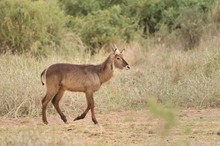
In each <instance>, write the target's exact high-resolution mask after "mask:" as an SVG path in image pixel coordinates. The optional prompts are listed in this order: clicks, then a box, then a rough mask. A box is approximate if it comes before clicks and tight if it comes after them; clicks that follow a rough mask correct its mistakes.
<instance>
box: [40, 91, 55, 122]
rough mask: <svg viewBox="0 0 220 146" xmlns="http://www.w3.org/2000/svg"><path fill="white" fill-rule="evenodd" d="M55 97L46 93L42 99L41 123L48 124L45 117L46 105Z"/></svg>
mask: <svg viewBox="0 0 220 146" xmlns="http://www.w3.org/2000/svg"><path fill="white" fill-rule="evenodd" d="M55 95H56V93H55V94H49V93H47V94H46V95H45V96H44V98H43V99H42V121H43V123H44V124H46V125H47V124H48V122H47V116H46V109H47V105H48V103H49V102H50V100H51V99H52V98H53V97H54V96H55Z"/></svg>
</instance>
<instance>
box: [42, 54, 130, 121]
mask: <svg viewBox="0 0 220 146" xmlns="http://www.w3.org/2000/svg"><path fill="white" fill-rule="evenodd" d="M113 66H115V67H116V68H120V69H123V68H124V67H127V68H128V69H129V65H128V63H127V62H126V61H125V60H124V59H123V56H122V54H112V55H110V56H109V57H108V58H107V59H106V60H105V61H104V62H103V63H102V64H99V65H76V64H64V63H59V64H53V65H51V66H50V67H48V68H47V69H45V70H44V71H43V72H42V73H41V82H42V84H43V85H44V82H43V81H42V78H44V77H45V83H46V87H47V93H46V95H45V97H44V98H43V100H42V120H43V122H44V123H45V124H47V123H48V122H47V118H46V108H47V105H48V103H49V102H50V100H51V99H52V103H53V105H54V107H55V109H56V110H57V112H58V113H59V115H60V117H61V119H62V120H63V121H64V122H65V123H67V119H66V116H65V115H64V114H63V113H62V111H61V110H60V107H59V101H60V99H61V98H62V96H63V94H64V92H65V91H66V90H68V91H75V92H84V93H85V95H86V99H87V108H86V110H85V111H84V112H83V113H82V114H81V115H80V116H78V117H76V118H75V120H80V119H83V118H84V117H85V116H86V114H87V112H88V111H89V110H90V109H91V115H92V121H93V122H94V123H95V124H97V123H98V122H97V120H96V117H95V113H94V99H93V93H94V92H96V91H98V90H99V88H100V87H101V85H102V84H103V83H105V82H107V81H108V80H110V79H111V78H112V76H113V70H114V67H113Z"/></svg>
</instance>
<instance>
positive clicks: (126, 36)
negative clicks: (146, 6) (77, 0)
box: [72, 6, 135, 52]
mask: <svg viewBox="0 0 220 146" xmlns="http://www.w3.org/2000/svg"><path fill="white" fill-rule="evenodd" d="M121 11H122V10H121V7H120V6H114V7H112V8H110V9H107V10H99V11H96V12H93V13H91V14H89V15H87V16H84V17H75V18H73V20H72V24H73V26H72V29H73V31H74V32H75V33H76V34H77V35H79V36H80V38H81V39H82V41H83V42H84V43H85V44H86V45H87V46H88V48H90V49H92V52H95V49H97V48H101V47H102V46H103V45H105V44H108V43H110V42H114V41H116V40H124V41H127V42H129V41H130V40H132V39H133V36H134V34H135V33H134V32H135V23H134V21H132V19H130V18H127V17H124V16H123V15H121Z"/></svg>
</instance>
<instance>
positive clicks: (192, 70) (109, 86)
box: [0, 39, 220, 117]
mask: <svg viewBox="0 0 220 146" xmlns="http://www.w3.org/2000/svg"><path fill="white" fill-rule="evenodd" d="M211 44H212V45H211ZM204 46H206V47H204ZM154 47H155V48H154V49H149V48H150V46H147V48H148V51H144V50H146V49H145V48H143V49H140V47H139V46H138V45H137V44H134V45H131V46H130V48H128V49H127V50H128V51H127V52H125V57H127V58H126V60H127V61H128V62H131V70H129V71H116V73H115V76H114V78H113V79H112V80H111V81H110V82H108V83H106V84H104V85H103V86H102V88H101V89H100V90H99V91H98V92H97V93H96V94H95V101H96V111H97V112H99V113H101V112H109V111H123V110H140V109H145V108H146V107H147V106H146V105H147V100H148V98H149V97H152V96H154V97H157V98H158V101H161V102H165V101H168V100H171V101H172V102H174V103H176V104H178V105H180V106H182V107H197V108H202V107H219V105H220V100H219V96H220V92H219V89H220V82H219V80H220V73H219V72H220V63H219V62H220V52H219V42H218V40H217V39H216V41H213V40H211V41H206V42H204V43H203V44H202V45H201V46H200V49H198V50H192V51H188V52H182V51H178V50H176V49H167V48H165V46H163V45H154ZM107 56H108V53H104V52H100V53H99V54H97V55H94V56H90V55H89V53H83V51H75V52H72V55H70V54H61V55H58V54H57V53H54V54H52V55H51V56H49V57H47V58H43V57H42V58H40V59H36V58H33V57H30V56H28V55H20V56H18V55H10V54H6V55H1V56H0V64H1V66H0V76H1V80H0V96H1V97H2V98H0V115H1V116H6V117H20V116H26V115H28V116H38V115H39V114H40V110H41V102H40V101H41V98H42V97H43V96H44V94H45V87H43V86H42V85H41V82H40V73H41V71H42V70H43V69H44V68H46V67H48V66H49V65H51V64H53V63H57V62H69V63H79V64H82V63H94V64H98V63H101V62H102V61H104V60H105V58H106V57H107ZM64 96H65V97H64V98H63V100H62V103H61V107H62V109H63V110H64V111H65V113H66V114H68V115H75V116H76V114H79V113H81V112H82V111H83V110H84V108H85V106H86V102H85V97H84V94H82V93H66V94H65V95H64ZM51 107H52V106H50V108H49V112H50V113H51V112H55V110H54V109H53V108H51Z"/></svg>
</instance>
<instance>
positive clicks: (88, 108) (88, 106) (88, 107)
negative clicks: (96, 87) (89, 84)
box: [74, 93, 91, 121]
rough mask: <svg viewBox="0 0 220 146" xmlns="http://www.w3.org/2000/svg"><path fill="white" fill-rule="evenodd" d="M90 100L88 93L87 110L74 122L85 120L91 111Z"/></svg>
mask: <svg viewBox="0 0 220 146" xmlns="http://www.w3.org/2000/svg"><path fill="white" fill-rule="evenodd" d="M89 98H90V97H89V94H87V93H86V101H87V108H86V110H85V111H84V112H83V113H82V114H81V115H80V116H78V117H76V118H75V119H74V121H76V120H81V119H84V118H85V116H86V114H87V113H88V111H89V110H90V109H91V104H90V99H89Z"/></svg>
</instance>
